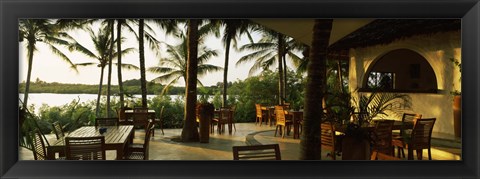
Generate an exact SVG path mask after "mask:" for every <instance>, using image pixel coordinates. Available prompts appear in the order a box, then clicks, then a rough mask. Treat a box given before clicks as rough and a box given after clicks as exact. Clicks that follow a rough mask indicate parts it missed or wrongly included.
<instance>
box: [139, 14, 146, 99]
mask: <svg viewBox="0 0 480 179" xmlns="http://www.w3.org/2000/svg"><path fill="white" fill-rule="evenodd" d="M143 26H144V19H140V23H139V25H138V34H139V35H138V38H139V39H138V43H139V48H138V51H139V53H140V81H141V89H142V107H144V108H146V107H147V79H146V78H145V51H144V48H143V45H144V44H143V36H144V33H145V32H144V31H143Z"/></svg>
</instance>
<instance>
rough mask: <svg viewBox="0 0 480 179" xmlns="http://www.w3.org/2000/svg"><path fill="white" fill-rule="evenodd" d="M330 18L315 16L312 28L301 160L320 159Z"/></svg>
mask: <svg viewBox="0 0 480 179" xmlns="http://www.w3.org/2000/svg"><path fill="white" fill-rule="evenodd" d="M332 22H333V20H332V19H317V20H315V25H314V29H313V40H312V49H311V51H310V58H309V59H310V61H309V63H308V68H307V73H308V76H307V85H306V89H305V90H306V93H305V104H304V107H305V108H304V113H303V122H304V125H303V132H302V137H301V141H300V145H301V154H300V159H301V160H320V159H321V145H320V132H321V131H320V123H321V119H322V118H323V107H322V99H323V97H324V95H325V90H326V74H325V70H326V54H327V47H328V42H329V39H330V31H331V30H332Z"/></svg>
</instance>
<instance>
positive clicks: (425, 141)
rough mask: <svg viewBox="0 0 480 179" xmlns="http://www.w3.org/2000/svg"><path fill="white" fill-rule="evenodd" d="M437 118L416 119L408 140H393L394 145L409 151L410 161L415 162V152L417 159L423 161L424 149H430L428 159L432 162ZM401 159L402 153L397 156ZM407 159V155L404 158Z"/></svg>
mask: <svg viewBox="0 0 480 179" xmlns="http://www.w3.org/2000/svg"><path fill="white" fill-rule="evenodd" d="M435 121H436V118H425V119H415V120H414V125H413V130H412V133H411V134H410V137H408V138H400V139H393V140H392V145H393V146H395V147H399V148H401V150H402V151H403V149H404V148H407V149H408V160H413V150H416V151H417V159H418V160H422V154H423V149H428V159H429V160H432V153H431V149H430V148H431V143H430V142H431V139H432V131H433V126H434V125H435ZM397 155H398V157H400V153H398V154H397ZM402 157H403V158H405V154H403V156H402Z"/></svg>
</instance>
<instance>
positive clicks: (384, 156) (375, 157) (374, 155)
mask: <svg viewBox="0 0 480 179" xmlns="http://www.w3.org/2000/svg"><path fill="white" fill-rule="evenodd" d="M370 160H401V159H400V158H398V157H395V156H393V155H388V154H385V153H382V152H379V151H376V150H374V151H373V152H372V155H371V156H370Z"/></svg>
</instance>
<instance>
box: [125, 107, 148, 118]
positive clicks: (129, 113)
mask: <svg viewBox="0 0 480 179" xmlns="http://www.w3.org/2000/svg"><path fill="white" fill-rule="evenodd" d="M135 113H143V112H134V111H133V109H129V110H125V117H126V118H127V120H130V119H131V118H132V117H133V114H135ZM147 113H148V115H150V117H155V110H153V109H149V110H148V112H147Z"/></svg>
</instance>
